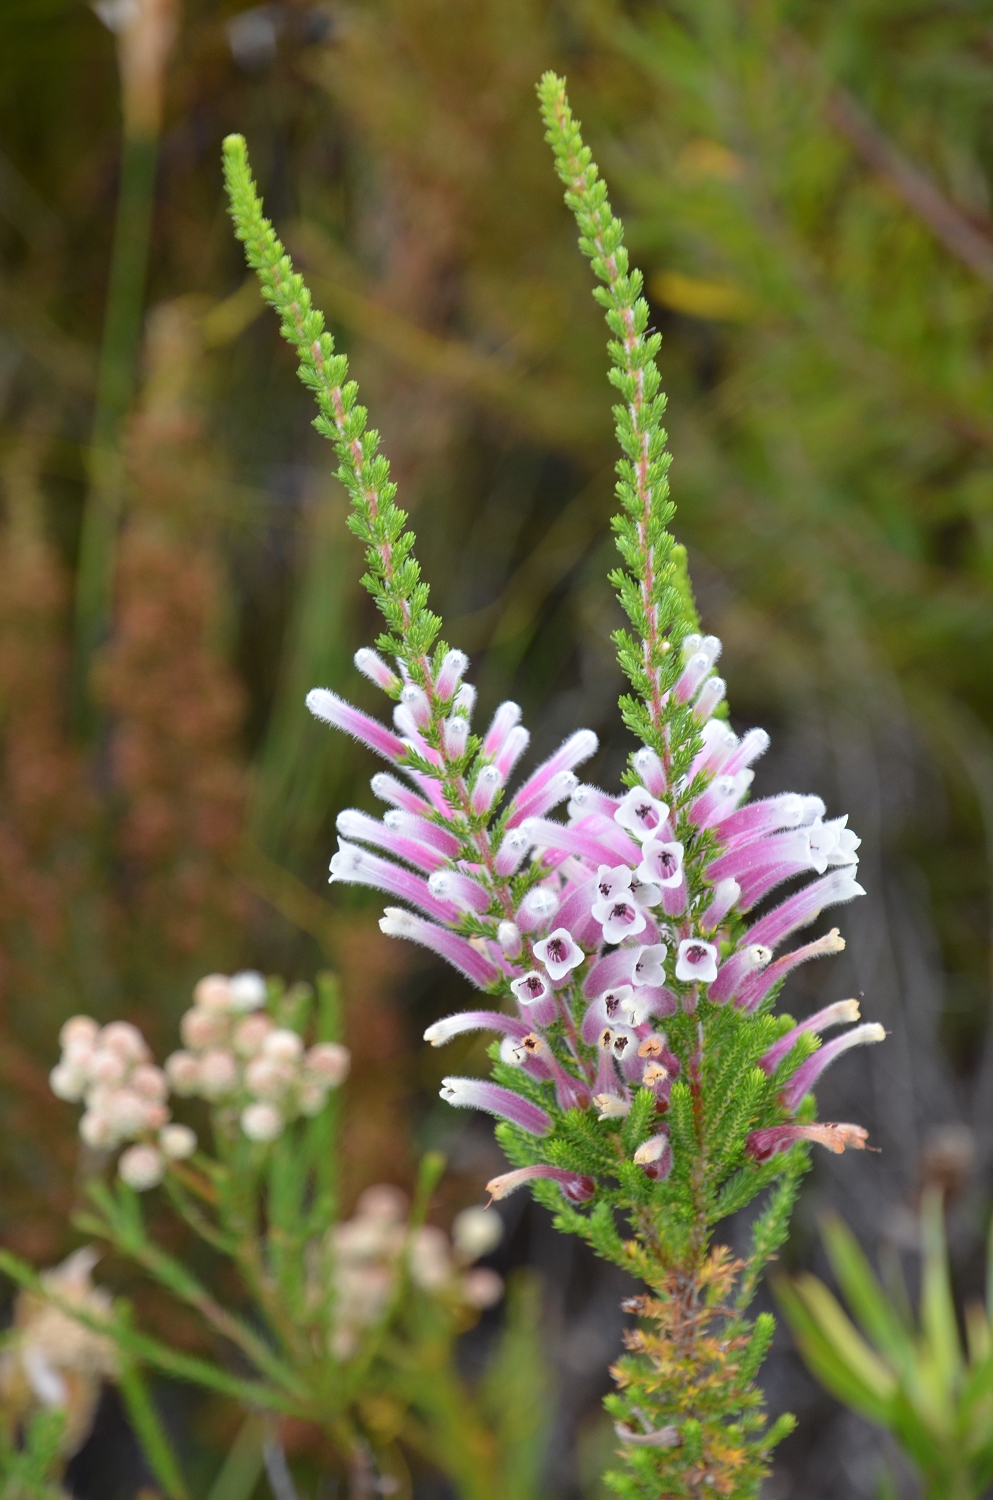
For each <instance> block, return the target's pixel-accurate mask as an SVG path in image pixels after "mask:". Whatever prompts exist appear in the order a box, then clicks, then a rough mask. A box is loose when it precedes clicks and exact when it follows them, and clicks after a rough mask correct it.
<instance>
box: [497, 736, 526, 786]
mask: <svg viewBox="0 0 993 1500" xmlns="http://www.w3.org/2000/svg"><path fill="white" fill-rule="evenodd" d="M530 739H531V736H530V735H529V734H528V732H527V730H526V729H525V728H524V727H523V725H521V724H517V725H515V727H514V728H513V729H512V730H511V731H510V733H509V734H508V736H507V738H506V739H505V740H504V742H503V745H502V746H501V749H500V753H499V754H498V755H497V757H496V759H495V761H494V765H495V766H496V768H497V770H498V771H499V772H500V775H501V776H502V777H503V779H504V781H506V779H507V777H508V776H509V775H510V773H511V771H512V770H513V769H514V767H515V766H516V764H517V762H518V761H519V760H520V758H521V756H522V755H523V754H524V752H525V750H526V749H527V747H528V742H529V741H530Z"/></svg>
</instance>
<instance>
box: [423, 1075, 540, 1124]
mask: <svg viewBox="0 0 993 1500" xmlns="http://www.w3.org/2000/svg"><path fill="white" fill-rule="evenodd" d="M441 1097H442V1098H443V1099H446V1100H447V1101H448V1103H449V1104H454V1105H455V1106H456V1108H459V1109H479V1110H482V1111H483V1112H484V1113H485V1114H488V1115H497V1116H498V1117H499V1118H500V1119H502V1120H509V1121H510V1122H511V1124H513V1125H519V1126H520V1128H521V1129H522V1130H526V1131H528V1132H529V1134H531V1135H548V1133H549V1131H550V1130H551V1128H552V1122H551V1120H550V1119H549V1118H548V1116H547V1115H546V1113H545V1111H544V1110H543V1109H539V1107H538V1105H537V1104H532V1103H531V1101H530V1099H522V1098H521V1096H520V1094H515V1093H513V1092H512V1091H511V1090H510V1089H505V1088H501V1087H500V1085H499V1084H498V1083H488V1082H486V1081H485V1080H484V1079H482V1078H443V1079H442V1080H441Z"/></svg>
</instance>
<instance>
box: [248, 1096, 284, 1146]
mask: <svg viewBox="0 0 993 1500" xmlns="http://www.w3.org/2000/svg"><path fill="white" fill-rule="evenodd" d="M285 1123H286V1122H285V1120H284V1119H283V1116H282V1115H281V1114H280V1112H279V1110H278V1109H277V1108H276V1107H275V1105H273V1104H249V1105H248V1106H247V1108H245V1109H243V1110H242V1112H241V1128H242V1130H243V1131H244V1132H245V1134H246V1135H247V1136H248V1139H249V1140H250V1141H274V1140H275V1139H276V1137H277V1136H278V1135H281V1134H282V1132H283V1126H284V1124H285Z"/></svg>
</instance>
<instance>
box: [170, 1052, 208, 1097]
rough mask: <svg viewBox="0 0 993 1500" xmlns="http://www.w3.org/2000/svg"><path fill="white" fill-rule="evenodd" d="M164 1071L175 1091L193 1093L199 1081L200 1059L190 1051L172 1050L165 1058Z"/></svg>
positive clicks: (182, 1093)
mask: <svg viewBox="0 0 993 1500" xmlns="http://www.w3.org/2000/svg"><path fill="white" fill-rule="evenodd" d="M165 1072H166V1077H167V1078H168V1080H169V1082H170V1084H171V1085H172V1088H173V1090H174V1092H175V1093H177V1094H180V1095H182V1096H183V1097H186V1096H188V1095H190V1094H195V1093H196V1091H197V1085H198V1084H199V1082H200V1059H199V1058H198V1057H194V1055H193V1053H192V1052H173V1053H172V1055H171V1056H170V1057H167V1058H166V1062H165Z"/></svg>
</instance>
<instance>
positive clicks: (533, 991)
mask: <svg viewBox="0 0 993 1500" xmlns="http://www.w3.org/2000/svg"><path fill="white" fill-rule="evenodd" d="M535 952H537V945H536V947H535ZM538 956H539V958H540V957H541V955H540V954H539V955H538ZM510 988H511V990H512V991H513V993H514V995H515V996H516V998H517V999H518V1000H519V1001H520V1003H521V1004H522V1005H537V1004H538V1001H539V1000H544V998H545V996H546V995H547V994H548V993H549V988H548V981H547V979H546V978H545V976H544V975H543V974H539V973H538V970H537V969H532V970H531V972H530V974H525V975H524V976H523V978H521V979H515V980H514V982H513V984H512V985H511V986H510Z"/></svg>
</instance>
